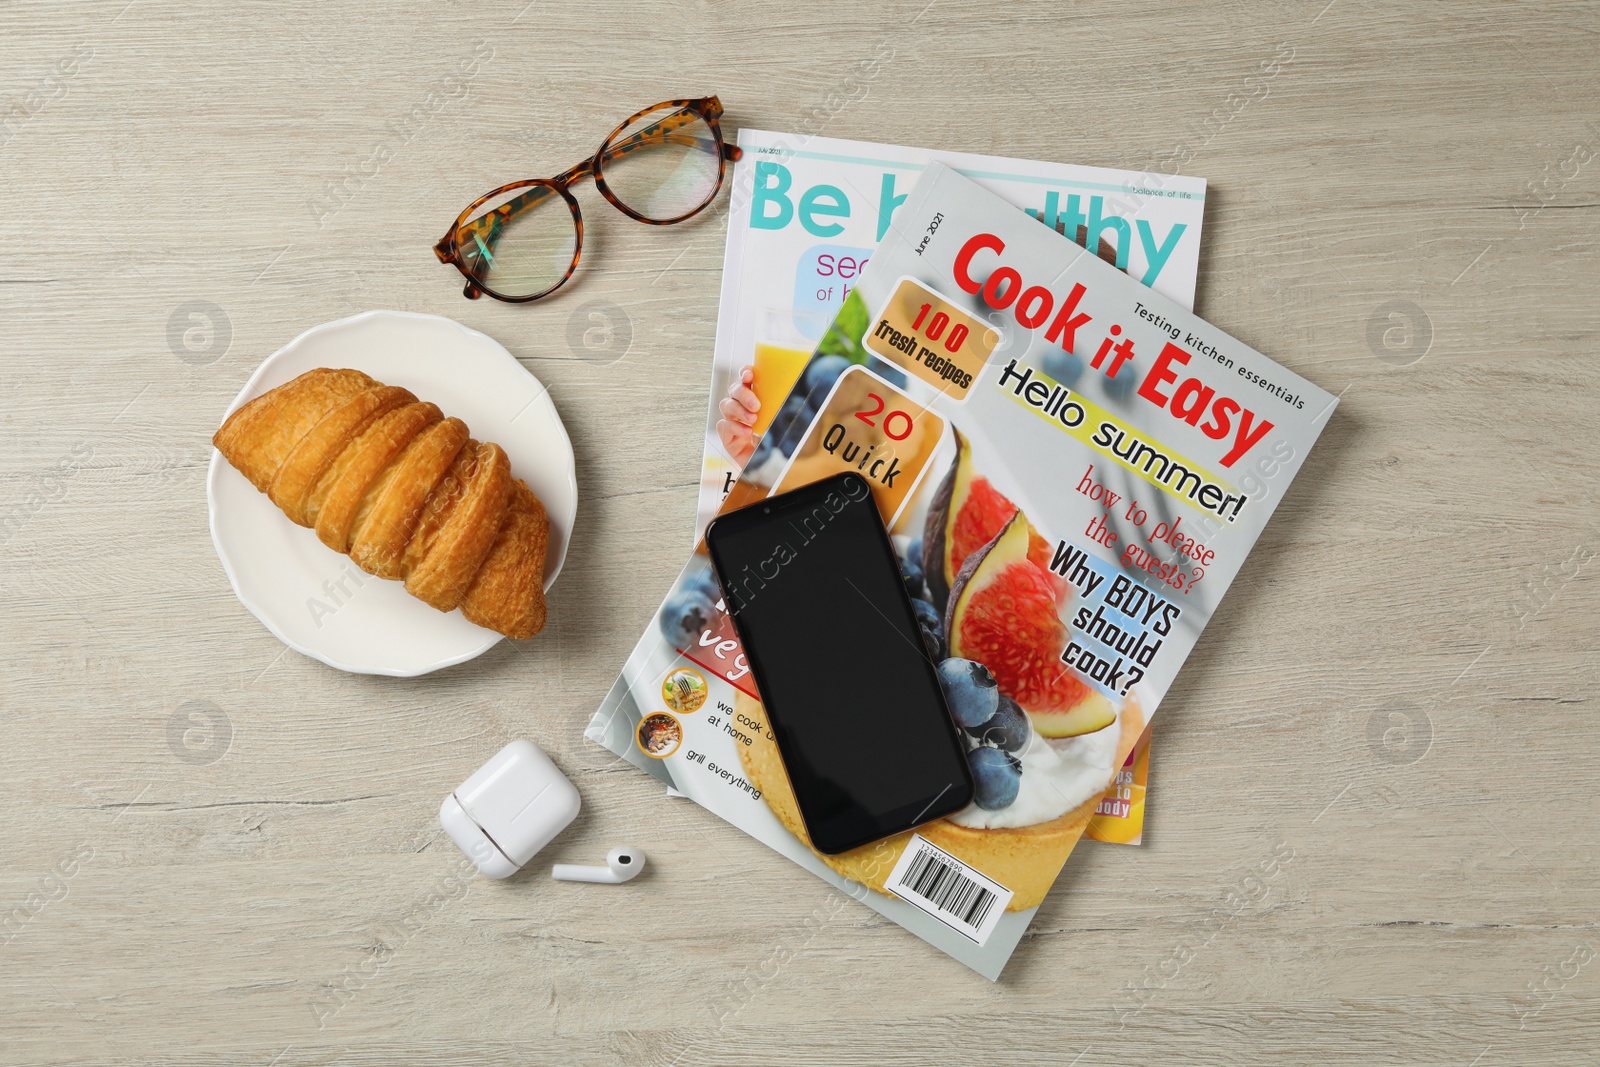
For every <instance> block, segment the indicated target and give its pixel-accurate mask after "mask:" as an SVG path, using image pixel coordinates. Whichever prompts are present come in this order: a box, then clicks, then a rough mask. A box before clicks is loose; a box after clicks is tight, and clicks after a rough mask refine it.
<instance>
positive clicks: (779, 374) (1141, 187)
mask: <svg viewBox="0 0 1600 1067" xmlns="http://www.w3.org/2000/svg"><path fill="white" fill-rule="evenodd" d="M739 145H740V147H742V148H743V149H744V151H745V155H744V158H743V160H742V161H741V162H739V163H738V164H736V165H735V167H734V171H733V177H732V187H733V194H732V195H733V197H734V203H735V204H736V205H738V207H736V209H735V210H734V211H733V213H732V216H731V217H730V219H729V223H728V240H727V253H726V255H725V257H724V261H723V273H722V299H721V303H720V305H719V309H718V313H717V341H716V349H715V355H714V358H713V361H712V372H711V402H710V405H709V411H708V414H707V419H706V440H705V451H704V457H703V461H702V465H701V479H700V499H699V507H698V509H697V514H696V522H695V532H694V539H695V541H697V542H698V541H699V539H700V537H701V536H702V535H703V534H704V532H705V526H706V523H708V522H710V520H711V517H712V516H713V515H715V514H716V513H717V509H718V508H719V507H721V506H722V501H723V498H724V497H725V496H726V494H727V492H728V490H729V488H730V487H731V486H732V485H733V482H734V480H735V479H736V478H737V477H738V475H739V471H740V469H741V468H742V467H743V466H744V464H745V462H747V461H748V459H749V457H750V455H751V453H752V450H753V448H754V446H755V444H756V442H758V441H759V439H760V438H761V436H762V435H763V434H764V433H765V430H766V428H767V427H768V426H769V425H770V423H771V420H772V418H773V417H774V416H775V415H776V414H777V409H778V405H779V404H780V403H781V402H782V400H783V398H784V397H786V396H788V394H789V392H790V390H791V389H792V388H793V387H794V384H795V381H796V378H797V376H798V374H799V371H800V368H802V367H803V366H804V365H805V363H806V362H807V361H808V360H809V359H810V358H811V355H812V352H813V351H814V350H815V348H816V345H817V342H818V341H819V340H820V339H821V337H822V335H823V332H824V330H825V329H826V328H827V326H828V324H829V323H831V322H832V320H833V318H834V316H835V314H837V312H838V310H839V308H840V306H841V305H842V304H843V303H844V300H845V297H847V296H848V295H849V294H850V292H851V291H852V290H853V289H854V287H855V285H856V281H857V279H859V278H860V276H861V272H862V271H863V270H864V269H865V268H866V264H867V262H868V261H869V260H870V259H871V256H872V252H873V250H874V249H875V248H876V247H877V245H878V241H879V240H880V239H881V238H882V237H883V235H884V233H885V232H886V228H887V226H888V223H889V221H890V220H891V219H892V218H893V215H894V212H895V210H896V209H897V208H898V206H899V205H900V204H902V203H904V201H905V197H906V192H907V190H909V188H910V187H911V185H912V184H913V183H914V182H915V181H916V180H917V178H918V177H919V176H920V175H921V173H922V169H923V167H924V166H926V165H927V163H928V162H929V161H932V160H938V161H939V162H941V163H944V164H946V165H947V166H950V167H952V168H954V169H955V170H958V171H960V172H961V173H963V174H965V175H967V176H968V177H970V178H972V179H973V180H975V181H977V182H978V183H979V184H980V185H982V186H983V187H984V188H986V189H988V190H989V191H990V192H993V193H997V194H999V195H1000V196H1002V197H1004V198H1005V199H1007V200H1009V201H1010V202H1011V203H1013V204H1015V205H1016V206H1017V207H1018V208H1021V209H1023V210H1025V211H1027V212H1028V214H1029V215H1031V216H1032V217H1033V218H1035V219H1037V220H1039V221H1041V222H1045V223H1047V224H1048V225H1051V226H1053V227H1055V228H1056V230H1057V231H1058V232H1060V233H1063V234H1065V235H1066V236H1068V237H1070V238H1072V239H1073V240H1074V241H1076V242H1077V243H1078V244H1079V245H1084V246H1086V247H1087V246H1088V244H1089V243H1090V238H1091V234H1092V236H1093V243H1094V248H1095V250H1096V252H1097V253H1098V254H1099V255H1101V256H1102V257H1103V258H1105V259H1106V260H1107V262H1111V263H1115V264H1117V265H1118V266H1119V267H1120V268H1121V269H1123V270H1125V271H1126V272H1127V273H1128V275H1129V276H1130V277H1132V278H1134V279H1136V280H1138V281H1140V282H1142V283H1144V284H1146V285H1149V286H1151V287H1152V288H1153V289H1155V290H1156V291H1157V292H1159V293H1162V294H1163V295H1165V296H1168V297H1170V298H1172V299H1173V300H1175V301H1177V302H1178V303H1179V304H1182V305H1183V306H1184V307H1185V308H1193V307H1194V295H1195V278H1196V269H1197V265H1198V262H1199V252H1200V226H1201V221H1202V216H1203V214H1204V208H1205V182H1204V181H1203V180H1201V179H1198V178H1187V177H1182V176H1173V175H1165V174H1151V173H1140V172H1135V171H1124V170H1108V169H1103V168H1098V167H1080V166H1071V165H1068V164H1062V163H1045V162H1038V161H1032V160H1022V159H1007V158H1003V157H999V156H980V155H971V154H968V153H963V152H937V151H931V150H927V149H917V148H905V147H901V146H898V145H886V144H870V143H864V142H860V141H847V140H839V139H835V138H828V137H808V138H805V139H803V140H802V139H800V138H796V137H795V136H793V135H790V134H781V133H772V132H768V131H765V130H753V129H745V130H741V131H740V133H739ZM747 370H748V374H749V377H750V378H751V381H750V383H749V384H750V388H751V390H752V391H753V392H754V394H755V395H756V396H757V398H758V399H760V400H761V401H762V404H761V407H762V410H761V412H760V413H759V414H758V416H757V419H756V424H755V426H754V427H750V428H748V429H743V430H742V429H741V428H740V427H738V426H737V425H735V424H733V423H730V422H727V421H726V420H723V419H722V416H721V411H720V405H721V402H722V400H723V398H724V397H726V396H727V395H728V392H729V389H730V388H731V387H732V386H733V385H734V383H735V382H738V381H741V380H742V379H741V374H744V373H746V372H747ZM767 455H769V456H770V455H771V453H770V452H769V453H767ZM1148 764H1149V737H1148V735H1147V736H1146V737H1145V738H1144V739H1143V740H1142V741H1141V742H1140V744H1139V746H1138V748H1137V749H1136V750H1135V751H1134V753H1133V754H1132V755H1131V756H1130V757H1129V766H1128V767H1127V768H1126V771H1125V773H1120V774H1119V779H1122V780H1120V781H1118V782H1117V783H1115V784H1114V786H1113V789H1112V791H1111V792H1109V793H1108V794H1107V796H1106V797H1105V798H1104V802H1103V803H1102V805H1101V808H1100V811H1099V812H1098V813H1097V815H1096V817H1095V818H1094V819H1093V820H1091V822H1090V825H1089V831H1088V835H1089V836H1090V837H1091V838H1094V839H1097V840H1104V841H1115V842H1120V843H1125V844H1138V843H1139V841H1140V840H1141V837H1142V833H1143V828H1144V791H1145V784H1146V781H1147V767H1148Z"/></svg>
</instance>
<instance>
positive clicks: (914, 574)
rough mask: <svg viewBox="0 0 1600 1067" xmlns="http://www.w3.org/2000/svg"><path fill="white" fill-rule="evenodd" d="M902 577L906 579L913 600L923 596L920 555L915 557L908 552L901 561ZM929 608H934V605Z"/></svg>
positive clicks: (907, 590) (907, 589)
mask: <svg viewBox="0 0 1600 1067" xmlns="http://www.w3.org/2000/svg"><path fill="white" fill-rule="evenodd" d="M900 577H901V578H903V579H905V583H906V592H908V593H910V594H911V596H912V598H913V599H916V598H917V597H920V596H922V594H923V585H922V559H921V554H920V553H918V554H917V555H915V556H913V555H911V554H910V553H909V552H908V553H906V555H905V557H904V558H903V559H901V560H900ZM928 606H929V607H932V606H933V605H932V604H930V605H928Z"/></svg>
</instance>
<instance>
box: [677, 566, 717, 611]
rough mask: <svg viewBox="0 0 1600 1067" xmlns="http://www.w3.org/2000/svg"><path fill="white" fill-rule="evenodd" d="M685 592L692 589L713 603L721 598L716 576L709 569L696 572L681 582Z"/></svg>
mask: <svg viewBox="0 0 1600 1067" xmlns="http://www.w3.org/2000/svg"><path fill="white" fill-rule="evenodd" d="M683 588H684V589H685V590H688V589H694V590H697V591H699V592H702V593H704V594H705V595H706V596H708V597H710V598H711V599H712V601H713V602H715V601H717V600H720V599H721V598H722V590H721V589H720V588H719V587H718V586H717V576H716V575H715V574H713V573H711V568H710V567H707V568H705V569H704V570H698V571H695V572H693V573H692V574H690V575H689V576H688V577H686V578H685V579H684V580H683Z"/></svg>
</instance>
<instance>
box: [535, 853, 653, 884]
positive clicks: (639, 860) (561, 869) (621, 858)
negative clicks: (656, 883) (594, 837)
mask: <svg viewBox="0 0 1600 1067" xmlns="http://www.w3.org/2000/svg"><path fill="white" fill-rule="evenodd" d="M642 870H644V853H643V852H640V851H639V850H638V849H636V848H628V847H627V846H626V845H624V846H623V847H622V848H614V849H612V850H611V851H610V852H607V853H606V865H605V866H604V867H584V866H581V865H579V864H575V863H558V864H556V865H555V866H554V867H551V868H550V877H551V878H554V879H555V880H556V881H558V882H604V883H605V884H607V885H617V884H619V883H622V882H626V881H628V880H629V879H631V878H633V877H635V876H636V875H637V874H638V873H639V872H640V871H642Z"/></svg>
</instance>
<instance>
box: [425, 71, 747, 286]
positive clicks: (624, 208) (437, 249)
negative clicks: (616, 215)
mask: <svg viewBox="0 0 1600 1067" xmlns="http://www.w3.org/2000/svg"><path fill="white" fill-rule="evenodd" d="M667 109H672V110H667ZM664 110H665V111H667V113H666V114H664V115H663V116H662V117H661V118H660V119H659V120H657V121H655V122H653V123H651V124H650V125H649V126H646V127H645V128H644V129H642V130H639V131H637V132H635V133H632V134H629V135H628V138H627V140H625V141H622V142H620V143H616V144H613V143H612V142H613V141H616V139H617V137H618V136H620V135H621V133H622V131H623V130H626V129H627V128H628V127H629V126H631V125H632V124H633V123H635V122H637V121H639V120H640V119H641V118H643V117H644V116H646V115H648V114H650V113H651V112H654V111H664ZM721 117H722V101H720V100H718V99H717V98H716V97H714V96H707V97H702V98H701V99H698V100H663V101H662V102H661V103H659V104H652V105H650V106H649V107H647V108H645V109H644V110H642V111H638V112H635V113H634V114H632V115H629V116H628V117H627V118H626V119H624V120H623V121H622V122H620V123H618V124H617V128H616V129H614V130H612V131H611V133H610V134H609V135H608V136H607V137H606V139H605V140H604V141H602V142H600V147H599V148H598V149H597V150H596V151H595V154H594V155H592V156H590V157H589V158H588V159H585V160H584V161H583V162H581V163H578V164H575V165H574V166H572V167H569V168H568V169H567V170H564V171H562V172H561V173H560V174H557V175H556V176H555V177H554V178H529V179H526V180H524V181H520V182H512V183H511V184H509V185H502V186H501V187H500V188H498V189H491V190H490V191H489V192H487V193H485V194H484V195H482V196H480V197H478V199H476V200H474V201H473V202H472V203H470V204H468V205H467V208H466V210H465V211H463V212H462V213H461V214H460V215H458V216H456V221H455V222H453V223H452V224H451V225H450V232H449V233H447V234H445V235H444V237H442V238H441V239H440V240H439V243H438V244H436V245H434V246H433V254H434V255H436V256H438V257H439V262H441V263H451V264H454V265H455V268H456V269H457V270H459V271H460V272H461V276H462V277H463V278H465V279H466V280H467V284H466V288H464V289H463V290H462V291H461V295H463V296H465V297H466V298H467V299H468V300H476V299H478V298H479V297H480V296H482V295H484V294H485V293H487V294H489V295H490V296H492V297H494V298H495V299H496V300H504V301H506V302H507V303H511V304H526V303H528V302H529V301H531V300H538V299H540V298H542V297H546V296H549V295H550V294H551V293H553V292H555V291H556V290H557V289H559V288H561V287H562V286H563V285H565V284H566V283H567V279H568V278H571V277H572V274H573V272H574V271H576V270H577V269H578V260H579V259H580V258H582V256H583V212H582V211H580V210H579V209H578V201H577V200H576V199H574V198H573V196H572V193H571V191H570V186H571V185H572V183H573V182H575V181H578V180H579V179H581V178H583V177H585V176H587V177H592V178H593V179H594V184H595V187H596V188H598V189H599V190H600V195H601V196H603V197H605V198H606V200H607V201H609V202H610V204H611V206H612V207H614V208H616V209H617V210H618V211H620V212H622V213H623V214H624V215H627V216H628V217H629V218H632V219H638V220H639V221H640V222H644V223H648V224H650V225H651V226H671V225H672V224H673V223H675V222H683V221H684V220H685V219H692V218H694V217H695V216H696V215H698V214H700V212H702V211H704V210H705V209H706V208H707V207H709V206H710V204H711V202H712V201H713V200H715V199H716V198H717V193H719V192H721V190H722V182H723V179H724V178H725V177H726V176H727V172H728V164H729V163H731V162H735V161H737V160H738V159H739V157H740V156H741V155H743V152H742V151H741V150H740V149H739V147H738V146H737V145H731V144H728V143H727V142H726V141H724V140H723V139H722V126H721V124H720V122H719V120H720V119H721ZM696 120H699V121H702V122H704V123H705V124H706V125H707V126H708V127H710V128H711V134H712V136H713V137H714V138H715V139H716V146H717V152H716V156H717V184H716V185H715V186H714V187H713V188H712V190H711V192H710V193H709V194H708V195H707V196H706V198H705V200H704V201H702V202H701V203H700V204H699V205H698V206H696V207H695V208H694V210H693V211H688V212H685V213H684V214H682V215H679V216H678V217H677V218H672V219H653V218H650V217H649V216H647V215H641V214H640V213H639V212H637V211H635V210H633V209H632V208H631V207H629V206H628V205H627V204H624V203H623V202H622V201H621V200H620V199H618V198H617V195H616V194H615V193H613V192H612V191H611V187H610V186H608V185H607V184H606V178H605V165H606V163H608V162H610V161H611V160H613V159H616V158H617V157H618V156H622V155H626V154H627V153H629V152H633V151H636V150H638V149H640V148H646V147H650V146H653V145H659V144H663V143H667V142H674V141H676V142H677V143H692V142H693V141H694V140H695V138H692V137H688V136H687V135H680V134H677V133H676V131H677V130H678V129H680V128H681V127H683V126H687V125H689V124H690V123H691V122H694V121H696ZM518 189H526V190H528V191H527V192H526V193H524V194H523V195H522V196H518V197H514V198H512V199H510V200H507V201H506V202H505V203H504V204H501V205H500V206H499V207H497V208H495V209H494V210H493V211H489V212H486V213H485V214H484V215H483V216H482V217H480V218H473V217H472V213H473V212H475V211H477V210H478V209H479V208H480V207H482V206H483V205H484V204H486V203H488V202H489V201H491V200H493V199H495V198H496V197H500V196H504V195H505V194H506V193H510V192H514V191H516V190H518ZM548 196H559V197H561V199H562V200H564V201H566V204H567V210H568V211H570V212H571V213H572V225H573V227H574V229H575V230H576V231H577V240H576V241H575V242H574V243H573V246H572V262H571V263H569V264H568V265H567V272H566V273H565V274H563V275H562V276H561V278H560V279H559V280H558V281H557V282H556V283H555V284H554V285H552V286H550V287H549V288H548V289H545V290H544V291H543V292H538V293H532V294H529V295H527V296H507V295H506V294H504V293H497V292H495V291H494V290H493V289H491V288H489V286H487V285H485V284H484V283H483V281H482V280H481V278H482V270H483V267H482V260H481V259H480V260H479V261H478V262H477V263H469V262H468V261H467V260H468V258H470V257H469V256H463V254H462V249H463V248H470V245H469V244H468V241H469V240H470V239H472V238H474V237H475V236H481V234H482V233H483V232H484V231H485V230H489V229H491V228H493V227H494V226H496V225H498V224H500V223H502V222H503V221H504V220H505V219H508V218H510V217H511V216H512V215H515V214H516V213H517V212H519V211H521V210H523V209H524V208H527V207H530V206H532V205H534V204H537V203H538V202H539V201H540V200H543V199H544V198H545V197H548ZM469 220H470V221H469ZM480 243H481V242H480Z"/></svg>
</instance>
